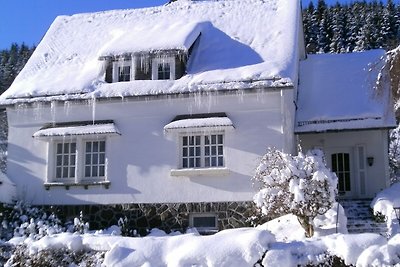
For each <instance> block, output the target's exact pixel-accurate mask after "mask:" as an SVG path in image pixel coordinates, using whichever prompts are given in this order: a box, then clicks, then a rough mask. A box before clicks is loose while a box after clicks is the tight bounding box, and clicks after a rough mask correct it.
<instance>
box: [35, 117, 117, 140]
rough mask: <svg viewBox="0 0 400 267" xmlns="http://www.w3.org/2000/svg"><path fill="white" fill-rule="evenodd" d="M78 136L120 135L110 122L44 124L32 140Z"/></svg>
mask: <svg viewBox="0 0 400 267" xmlns="http://www.w3.org/2000/svg"><path fill="white" fill-rule="evenodd" d="M78 135H120V132H119V130H118V129H117V127H116V126H115V124H114V122H113V121H111V120H107V121H94V122H93V121H83V122H67V123H55V124H51V123H49V124H46V125H44V126H43V127H42V128H41V129H40V130H39V131H37V132H35V133H34V134H33V136H32V137H34V138H48V137H66V136H78Z"/></svg>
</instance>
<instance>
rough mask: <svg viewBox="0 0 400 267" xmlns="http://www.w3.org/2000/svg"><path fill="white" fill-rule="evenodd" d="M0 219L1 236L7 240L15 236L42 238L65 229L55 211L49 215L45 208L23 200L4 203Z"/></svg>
mask: <svg viewBox="0 0 400 267" xmlns="http://www.w3.org/2000/svg"><path fill="white" fill-rule="evenodd" d="M0 221H1V225H0V238H2V239H6V240H8V239H10V238H11V237H13V236H16V237H19V236H25V237H31V238H33V239H40V238H41V237H43V236H45V235H50V234H55V233H60V232H62V231H63V227H62V223H61V221H60V220H59V219H58V217H57V216H56V215H55V214H54V213H51V214H50V215H48V214H47V213H46V212H45V211H44V210H43V209H40V208H38V207H31V206H30V205H28V204H25V203H23V202H17V203H16V204H15V205H6V204H3V207H2V211H1V213H0Z"/></svg>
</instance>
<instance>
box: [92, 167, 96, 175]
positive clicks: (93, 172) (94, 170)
mask: <svg viewBox="0 0 400 267" xmlns="http://www.w3.org/2000/svg"><path fill="white" fill-rule="evenodd" d="M96 176H97V166H93V167H92V177H96Z"/></svg>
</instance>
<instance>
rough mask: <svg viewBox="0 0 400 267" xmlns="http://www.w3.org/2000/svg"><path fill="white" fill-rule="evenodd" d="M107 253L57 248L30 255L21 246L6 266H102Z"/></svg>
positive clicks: (24, 246)
mask: <svg viewBox="0 0 400 267" xmlns="http://www.w3.org/2000/svg"><path fill="white" fill-rule="evenodd" d="M104 254H105V252H98V251H93V250H87V249H86V250H79V251H75V250H70V249H67V248H55V249H46V250H40V251H38V252H37V253H30V251H29V249H28V248H27V247H26V245H19V246H17V247H16V248H15V251H14V253H13V255H12V256H11V258H10V259H9V260H8V261H7V263H6V264H5V266H31V267H54V266H88V267H89V266H101V265H102V263H103V260H104Z"/></svg>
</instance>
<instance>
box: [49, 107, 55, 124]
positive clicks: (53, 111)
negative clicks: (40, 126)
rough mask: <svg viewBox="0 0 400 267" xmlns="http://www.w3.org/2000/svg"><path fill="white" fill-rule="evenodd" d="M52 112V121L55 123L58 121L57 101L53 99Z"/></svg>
mask: <svg viewBox="0 0 400 267" xmlns="http://www.w3.org/2000/svg"><path fill="white" fill-rule="evenodd" d="M50 114H51V123H52V124H53V125H55V123H56V101H51V103H50Z"/></svg>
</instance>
